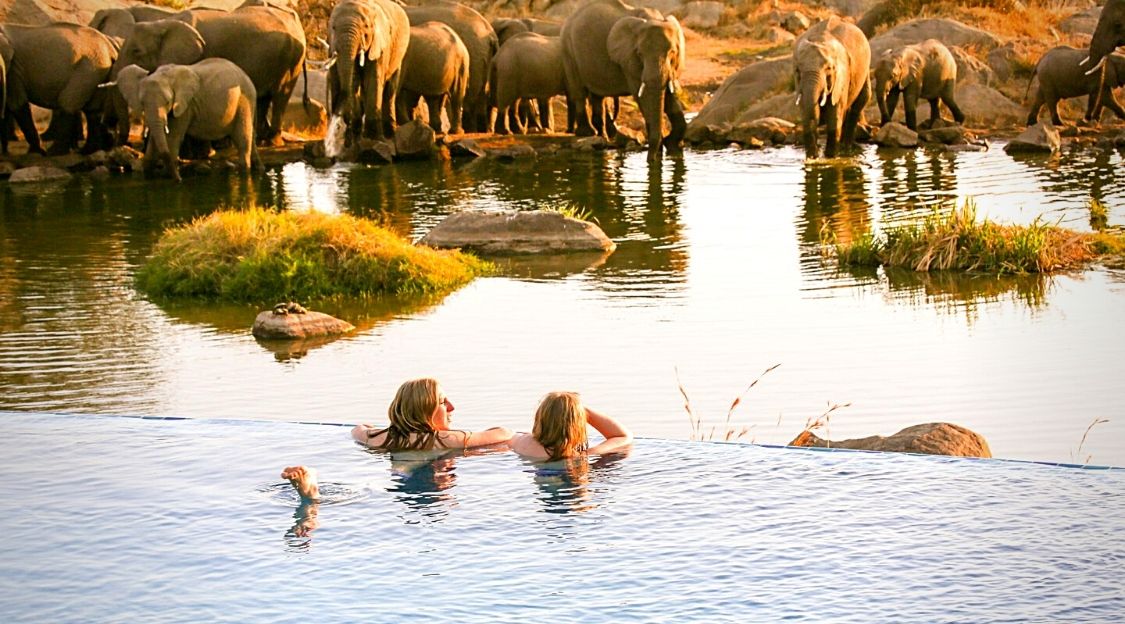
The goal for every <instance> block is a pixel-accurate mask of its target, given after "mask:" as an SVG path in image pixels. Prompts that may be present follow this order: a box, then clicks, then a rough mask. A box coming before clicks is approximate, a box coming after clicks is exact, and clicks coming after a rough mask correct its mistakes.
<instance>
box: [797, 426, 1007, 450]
mask: <svg viewBox="0 0 1125 624" xmlns="http://www.w3.org/2000/svg"><path fill="white" fill-rule="evenodd" d="M789 446H815V447H831V448H843V449H860V450H865V451H882V452H889V453H923V454H926V455H952V456H954V457H992V451H991V450H990V449H989V448H988V442H987V441H986V440H985V439H984V437H983V436H981V435H980V434H979V433H976V432H974V431H970V430H968V429H966V428H964V427H961V426H958V425H954V424H952V423H927V424H924V425H914V426H913V427H907V428H906V429H903V430H902V431H899V432H898V433H896V434H894V435H892V436H889V437H883V436H871V437H867V438H856V439H853V440H840V441H830V440H824V439H822V438H819V437H817V436H816V435H815V434H813V433H812V432H811V431H803V432H801V435H799V436H797V437H796V438H795V439H794V440H793V441H792V442H790V443H789Z"/></svg>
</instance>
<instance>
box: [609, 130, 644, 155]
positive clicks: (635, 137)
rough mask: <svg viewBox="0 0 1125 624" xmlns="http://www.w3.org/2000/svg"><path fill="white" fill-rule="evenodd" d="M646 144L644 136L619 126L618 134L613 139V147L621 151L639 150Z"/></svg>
mask: <svg viewBox="0 0 1125 624" xmlns="http://www.w3.org/2000/svg"><path fill="white" fill-rule="evenodd" d="M644 142H645V137H644V135H643V134H641V133H640V132H638V131H636V130H633V129H631V128H626V127H625V126H619V127H618V128H617V134H616V135H614V137H613V147H615V148H617V149H621V150H631V149H637V148H639V147H641V146H642V145H644Z"/></svg>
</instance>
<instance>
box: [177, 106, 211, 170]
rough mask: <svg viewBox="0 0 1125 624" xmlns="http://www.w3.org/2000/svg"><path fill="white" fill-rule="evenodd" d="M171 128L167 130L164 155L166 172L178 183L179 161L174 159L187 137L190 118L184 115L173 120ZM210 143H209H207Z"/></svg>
mask: <svg viewBox="0 0 1125 624" xmlns="http://www.w3.org/2000/svg"><path fill="white" fill-rule="evenodd" d="M169 125H170V126H171V127H170V128H169V129H168V154H167V155H166V158H167V164H168V171H169V172H170V173H171V174H172V179H173V180H175V181H177V182H179V181H180V180H181V178H180V159H179V158H177V157H176V155H177V154H179V153H180V145H182V144H183V141H184V138H185V137H186V136H187V129H188V126H190V125H191V116H190V115H185V116H184V117H181V118H179V119H173V120H172V121H171V123H170V124H169ZM207 142H208V143H210V141H207Z"/></svg>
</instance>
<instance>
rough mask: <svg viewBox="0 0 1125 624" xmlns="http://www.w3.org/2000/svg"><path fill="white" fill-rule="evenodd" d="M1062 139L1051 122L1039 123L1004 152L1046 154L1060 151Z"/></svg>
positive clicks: (1021, 135) (1005, 147)
mask: <svg viewBox="0 0 1125 624" xmlns="http://www.w3.org/2000/svg"><path fill="white" fill-rule="evenodd" d="M1060 147H1062V139H1061V138H1060V137H1059V131H1058V130H1057V129H1055V127H1054V126H1053V125H1051V123H1050V122H1043V123H1037V124H1035V125H1034V126H1031V127H1030V128H1028V129H1027V130H1024V131H1023V132H1022V133H1020V135H1019V136H1018V137H1016V138H1014V139H1012V140H1011V141H1008V144H1007V145H1005V146H1004V151H1005V152H1008V153H1009V154H1014V153H1028V152H1034V153H1046V154H1050V153H1053V152H1057V151H1059V148H1060Z"/></svg>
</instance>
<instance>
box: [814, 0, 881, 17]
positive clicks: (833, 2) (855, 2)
mask: <svg viewBox="0 0 1125 624" xmlns="http://www.w3.org/2000/svg"><path fill="white" fill-rule="evenodd" d="M878 2H879V0H825V1H824V2H821V4H822V5H824V6H825V7H827V8H829V9H833V10H835V11H836V13H839V14H840V15H843V16H847V17H857V18H858V17H859V16H861V15H863V14H864V13H866V12H867V11H869V10H870V9H871V7H873V6H875V5H876V4H877V3H878Z"/></svg>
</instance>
